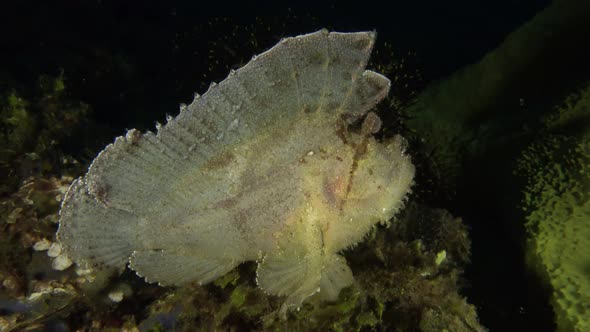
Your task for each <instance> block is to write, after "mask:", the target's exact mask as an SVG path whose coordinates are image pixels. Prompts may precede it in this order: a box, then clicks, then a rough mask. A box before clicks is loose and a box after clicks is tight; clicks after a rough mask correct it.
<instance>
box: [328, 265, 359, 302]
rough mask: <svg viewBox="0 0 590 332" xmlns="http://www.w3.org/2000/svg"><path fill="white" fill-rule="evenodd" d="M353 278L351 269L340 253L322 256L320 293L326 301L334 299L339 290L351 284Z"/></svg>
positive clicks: (336, 297)
mask: <svg viewBox="0 0 590 332" xmlns="http://www.w3.org/2000/svg"><path fill="white" fill-rule="evenodd" d="M353 281H354V278H353V276H352V271H351V270H350V268H349V267H348V264H347V263H346V259H344V257H342V256H341V255H337V254H334V255H329V256H327V257H326V258H324V267H323V270H322V278H321V280H320V295H321V297H322V299H324V300H327V301H336V300H337V299H338V294H340V290H342V288H344V287H348V286H350V285H352V283H353Z"/></svg>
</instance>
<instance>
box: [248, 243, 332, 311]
mask: <svg viewBox="0 0 590 332" xmlns="http://www.w3.org/2000/svg"><path fill="white" fill-rule="evenodd" d="M321 264H322V262H321V256H320V255H314V254H311V253H309V254H307V255H298V254H297V253H295V252H289V251H283V252H278V253H273V254H272V255H268V256H266V257H265V258H264V259H263V260H262V261H261V262H259V263H258V271H257V278H256V281H257V282H258V285H259V286H260V288H262V289H263V290H264V291H265V292H266V293H268V294H273V295H279V296H287V298H286V300H285V302H284V303H283V305H282V307H281V314H282V315H283V316H284V315H285V313H286V311H287V309H289V308H291V307H299V306H300V305H301V302H303V300H305V299H306V298H308V297H310V296H311V295H313V294H314V293H316V292H317V291H318V290H319V288H320V278H321Z"/></svg>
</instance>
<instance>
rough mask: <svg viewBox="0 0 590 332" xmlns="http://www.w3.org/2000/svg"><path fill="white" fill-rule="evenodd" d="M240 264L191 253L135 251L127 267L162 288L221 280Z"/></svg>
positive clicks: (234, 261) (161, 250)
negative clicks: (220, 278)
mask: <svg viewBox="0 0 590 332" xmlns="http://www.w3.org/2000/svg"><path fill="white" fill-rule="evenodd" d="M239 263H240V262H239V261H238V260H233V259H229V258H208V257H200V256H198V255H195V254H193V253H190V252H180V251H174V250H167V249H158V250H145V251H135V252H133V254H132V255H131V258H130V259H129V267H130V268H131V269H132V270H134V271H135V272H136V273H137V274H138V275H139V276H141V277H144V278H145V279H146V281H148V282H157V283H159V284H160V285H162V286H167V285H183V284H188V283H191V282H198V283H199V284H206V283H209V282H211V281H213V280H215V279H216V278H217V277H220V276H222V275H224V274H226V273H228V272H229V271H231V270H232V269H233V268H234V267H236V266H237V265H238V264H239Z"/></svg>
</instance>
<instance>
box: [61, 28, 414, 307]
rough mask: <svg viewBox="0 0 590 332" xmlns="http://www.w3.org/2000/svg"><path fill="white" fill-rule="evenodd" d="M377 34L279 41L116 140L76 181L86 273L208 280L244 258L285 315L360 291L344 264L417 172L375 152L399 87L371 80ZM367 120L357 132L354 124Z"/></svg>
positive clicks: (76, 217)
mask: <svg viewBox="0 0 590 332" xmlns="http://www.w3.org/2000/svg"><path fill="white" fill-rule="evenodd" d="M374 39H375V33H374V32H357V33H337V32H328V31H327V30H321V31H317V32H315V33H311V34H307V35H301V36H297V37H293V38H286V39H283V40H281V41H280V42H279V43H278V44H277V45H276V46H274V47H273V48H271V49H270V50H268V51H266V52H264V53H262V54H260V55H258V56H256V57H255V58H253V59H252V60H251V61H250V62H249V63H248V64H247V65H245V66H244V67H242V68H240V69H239V70H237V71H235V72H232V73H231V74H230V75H229V77H228V78H227V79H225V80H223V81H221V82H220V83H218V84H212V85H211V86H210V87H209V90H208V91H207V92H206V93H205V94H203V95H202V96H200V97H197V98H195V99H194V101H193V102H192V103H191V104H190V105H188V106H185V107H183V109H182V111H181V112H180V114H179V115H178V116H177V117H175V118H168V121H167V123H166V124H165V125H161V126H159V127H158V130H157V133H152V132H147V133H145V134H142V133H140V132H139V131H137V130H134V129H133V130H130V131H129V132H127V134H126V135H125V136H121V137H117V139H116V140H115V142H114V143H112V144H110V145H108V146H107V147H106V148H105V149H104V150H103V151H102V152H101V153H100V154H99V155H98V156H97V157H96V159H95V160H94V161H93V163H92V165H91V166H90V167H89V169H88V173H87V174H86V175H84V176H83V177H80V178H78V179H77V180H75V181H74V182H73V183H72V185H71V187H70V189H69V190H68V193H67V195H66V197H65V199H64V201H63V204H62V208H61V211H60V226H59V230H58V233H57V237H58V239H59V241H60V242H61V244H62V246H63V249H64V250H65V251H66V252H67V254H68V256H69V257H71V258H72V259H73V260H74V261H76V262H77V263H79V264H82V265H90V266H95V267H115V268H124V267H125V266H126V265H127V264H129V267H130V268H131V269H133V270H135V271H136V272H137V274H139V275H140V276H143V277H145V278H146V280H148V281H150V282H158V283H160V284H162V285H183V284H186V283H190V282H198V283H201V284H205V283H208V282H210V281H212V280H214V279H216V278H218V277H220V276H222V275H224V274H225V273H227V272H229V271H230V270H232V269H233V268H234V267H236V266H237V265H238V264H240V263H242V262H245V261H257V262H258V271H257V282H258V285H259V286H260V287H261V288H262V289H263V290H264V291H266V292H267V293H270V294H276V295H282V296H285V302H284V305H283V311H284V310H286V309H287V308H289V307H291V306H299V305H300V304H301V302H302V301H303V300H305V299H306V298H307V297H309V296H311V295H312V294H314V293H316V292H318V291H319V292H320V294H321V295H322V296H323V297H324V298H325V299H328V300H334V299H336V298H337V296H338V294H339V292H340V290H341V289H342V288H343V287H346V286H348V285H350V284H351V283H352V282H353V276H352V272H351V270H350V268H349V267H348V265H347V263H346V260H345V259H344V257H343V256H341V255H340V254H339V252H340V251H342V250H343V249H345V248H347V247H349V246H351V245H354V244H356V243H358V242H359V241H361V240H362V239H363V237H364V236H365V234H366V233H367V232H368V231H369V230H370V229H371V228H372V227H373V226H374V225H375V224H377V223H379V222H386V221H387V220H389V219H390V218H392V217H393V215H394V214H395V213H396V211H398V210H399V208H400V207H401V205H402V201H403V199H404V197H405V196H406V193H407V192H408V191H409V188H410V186H411V184H412V181H413V176H414V167H413V166H412V164H411V162H410V159H409V156H407V154H404V151H403V139H402V138H401V137H399V136H398V137H394V138H393V139H390V140H388V141H385V142H378V141H377V140H375V138H374V137H373V136H372V135H373V134H374V133H375V132H377V131H378V130H379V128H380V125H381V122H380V120H379V117H378V116H377V115H376V114H375V113H373V112H370V109H371V108H373V107H374V106H375V105H376V104H377V103H378V102H379V101H380V100H382V99H383V98H384V97H385V96H386V95H387V93H388V91H389V87H390V81H389V80H388V79H387V78H386V77H384V76H382V75H380V74H378V73H375V72H373V71H370V70H365V66H366V63H367V60H368V58H369V56H370V53H371V49H372V47H373V44H374ZM359 121H363V123H362V126H361V128H360V129H357V130H353V129H351V128H353V126H351V124H352V123H358V122H359Z"/></svg>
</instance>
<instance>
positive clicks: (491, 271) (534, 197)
mask: <svg viewBox="0 0 590 332" xmlns="http://www.w3.org/2000/svg"><path fill="white" fill-rule="evenodd" d="M589 7H590V6H589V5H588V3H587V2H584V1H554V2H553V4H552V5H550V6H549V7H548V8H547V9H546V10H544V11H542V12H540V13H539V14H538V15H537V16H535V17H534V18H533V19H531V21H530V22H528V23H526V24H525V25H523V26H522V27H521V28H520V29H517V30H516V31H514V32H513V33H512V34H510V35H509V36H508V37H507V38H506V39H505V40H504V42H503V43H501V44H500V45H499V46H498V48H497V49H495V50H492V51H490V52H489V53H488V54H487V55H486V56H484V57H483V58H482V60H481V61H480V62H478V63H475V64H473V65H470V66H466V67H465V68H463V69H461V70H459V71H458V72H457V73H455V74H454V75H452V76H451V77H449V78H446V79H442V80H440V81H438V82H434V83H432V84H430V85H429V86H428V87H427V88H426V89H425V90H424V91H421V92H416V93H414V92H412V95H411V98H408V99H404V96H398V95H396V93H398V92H399V91H396V90H395V89H396V86H395V84H394V86H393V87H392V89H393V95H392V96H390V98H389V99H388V100H386V102H385V103H384V104H385V105H381V106H379V110H381V111H382V113H384V112H386V111H387V110H388V109H389V110H394V111H395V112H394V113H395V114H394V116H395V117H398V115H403V116H402V117H399V118H400V119H401V120H400V121H399V122H397V123H394V124H392V123H391V122H390V121H391V119H389V120H388V119H387V115H386V116H384V117H383V120H384V125H385V128H384V131H385V134H384V136H387V135H388V134H389V133H390V132H397V131H401V132H402V134H403V135H404V136H405V137H407V138H408V140H409V144H408V152H409V154H411V155H412V161H413V162H414V163H415V165H416V184H415V185H414V187H413V188H412V194H411V195H410V196H409V198H408V200H407V202H406V204H405V207H404V209H403V210H402V211H401V212H400V213H399V214H398V215H397V217H396V218H395V219H394V220H392V221H391V223H390V224H389V225H388V226H383V225H378V226H375V227H374V228H373V229H372V230H371V231H370V232H369V233H368V234H367V235H366V237H365V238H364V240H363V241H362V242H360V243H359V244H358V245H357V246H355V247H353V248H350V249H347V250H345V251H344V252H343V253H342V255H343V256H344V257H345V258H346V260H347V261H348V263H349V266H350V269H351V270H352V273H353V275H354V279H355V281H354V283H353V284H352V285H351V286H349V287H347V288H344V289H342V291H341V292H340V295H339V296H338V299H337V300H336V301H332V302H325V301H321V299H320V298H319V296H317V294H316V295H315V296H313V297H311V298H309V299H308V301H306V302H305V303H304V304H303V305H302V307H301V308H300V309H299V310H292V311H289V312H288V313H287V316H286V318H284V319H283V318H282V317H281V315H280V307H281V303H282V301H283V299H282V298H281V297H280V296H274V295H268V294H265V293H264V292H263V291H262V290H261V289H260V288H258V287H257V285H256V282H255V279H256V264H255V263H252V262H249V263H244V264H241V265H239V266H238V267H236V268H235V269H233V270H231V272H229V273H228V274H226V275H224V276H223V277H221V278H219V279H217V280H215V281H214V282H213V283H211V284H208V285H205V286H200V285H198V284H196V283H194V284H190V285H187V286H185V287H160V286H158V285H154V284H148V283H146V282H145V281H144V280H143V279H142V278H140V277H138V276H137V275H136V274H135V273H134V272H133V271H131V270H129V269H125V270H124V271H123V272H122V273H118V272H116V271H98V270H92V269H85V268H82V267H80V266H77V265H76V264H75V263H73V262H72V261H70V260H69V258H68V257H67V256H66V255H64V254H63V253H62V250H61V247H60V245H59V244H58V242H57V240H56V238H55V233H56V231H57V228H58V224H57V222H58V219H59V216H58V211H59V208H60V204H61V202H62V200H63V198H64V195H65V193H66V191H67V188H68V186H69V185H70V183H71V182H72V181H73V179H75V178H76V177H78V176H81V175H83V174H84V172H85V171H86V168H87V167H88V165H89V163H90V162H91V160H92V158H93V157H94V156H95V155H96V152H98V148H99V147H101V146H102V144H103V143H104V142H108V141H110V140H111V138H112V137H110V135H112V132H111V131H110V130H109V129H108V128H104V127H101V126H102V125H98V124H96V123H93V122H92V120H91V119H93V117H92V116H91V114H92V108H93V107H91V106H89V104H87V103H85V102H84V101H83V100H77V99H75V98H72V95H71V94H70V93H69V89H70V87H69V86H68V80H67V74H62V75H53V76H51V75H42V76H41V77H40V79H39V80H38V83H37V85H36V86H35V87H33V88H29V89H28V90H27V89H22V88H20V87H17V85H16V84H15V85H14V86H11V82H2V83H3V84H2V87H3V89H2V91H0V114H1V115H2V116H1V117H0V149H1V150H0V174H1V176H0V255H1V256H0V257H2V260H1V261H0V331H45V330H52V331H76V330H100V331H121V330H122V331H170V330H172V331H195V330H197V331H211V330H232V331H283V330H326V331H485V330H486V328H489V329H490V330H505V331H510V330H517V331H520V330H526V329H535V330H547V331H550V330H555V329H557V330H558V331H586V330H587V329H588V324H589V321H590V318H589V314H590V309H589V307H588V303H590V292H589V288H590V285H589V284H588V280H589V275H590V271H589V270H588V266H589V264H590V262H589V260H590V258H589V257H588V252H590V251H589V249H590V248H588V246H589V243H588V239H589V238H590V234H589V233H588V232H589V231H590V230H589V224H588V223H589V222H588V220H590V217H589V213H590V198H589V196H588V193H589V192H590V178H589V176H588V174H590V173H589V172H590V169H589V168H588V167H589V165H590V150H589V149H590V130H589V128H590V119H589V116H588V114H590V67H589V66H588V64H587V59H588V58H590V57H589V56H590V54H589V53H590V52H588V50H587V49H585V48H583V47H580V45H583V43H587V40H586V38H587V34H586V32H585V31H588V30H587V29H588V26H589V24H590V23H589V22H590V21H589V20H587V17H589V16H588V15H589V13H590V10H589ZM187 38H188V37H187ZM218 47H219V48H220V49H223V48H224V47H225V46H223V45H221V46H218ZM379 51H380V50H379V49H377V50H376V53H377V52H379ZM223 65H227V64H223ZM211 66H213V65H211ZM375 66H376V67H377V69H379V68H381V67H382V66H385V67H388V68H389V69H388V70H391V71H392V72H395V71H396V70H399V69H400V68H399V64H396V65H394V64H391V63H385V64H383V63H376V64H375ZM225 69H228V68H223V70H225ZM382 71H383V72H384V73H386V74H387V75H389V72H387V70H382ZM184 75H189V74H188V73H185V74H184ZM392 77H393V76H392ZM201 83H202V82H201ZM394 83H395V81H394ZM403 83H404V82H403V79H402V80H401V81H400V84H401V85H403ZM410 85H411V84H410ZM4 87H8V88H4ZM402 93H404V92H403V91H402ZM380 115H381V114H380ZM89 132H92V135H89ZM97 136H98V137H97ZM523 293H526V294H525V295H523ZM526 296H528V298H527V301H524V302H523V301H520V300H521V299H522V298H525V297H526Z"/></svg>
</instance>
